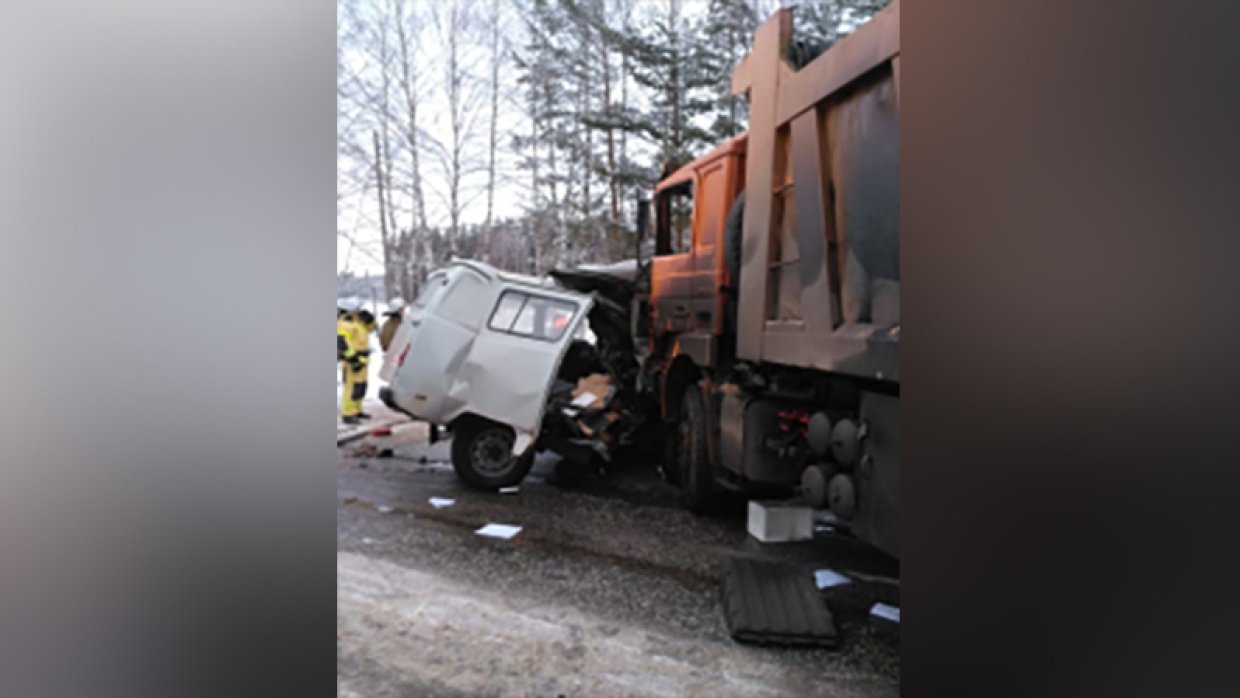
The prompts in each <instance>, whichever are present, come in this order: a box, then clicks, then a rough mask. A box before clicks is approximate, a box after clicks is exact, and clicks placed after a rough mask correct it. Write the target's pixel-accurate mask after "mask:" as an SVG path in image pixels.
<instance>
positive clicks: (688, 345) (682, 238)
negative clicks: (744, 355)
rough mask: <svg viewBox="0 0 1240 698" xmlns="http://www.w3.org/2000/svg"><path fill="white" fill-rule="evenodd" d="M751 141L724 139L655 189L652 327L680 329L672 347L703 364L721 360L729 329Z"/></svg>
mask: <svg viewBox="0 0 1240 698" xmlns="http://www.w3.org/2000/svg"><path fill="white" fill-rule="evenodd" d="M746 143H747V139H746V137H745V136H744V135H741V136H737V137H736V138H733V139H731V140H729V141H727V142H726V143H723V144H722V145H720V146H718V147H716V148H715V149H713V150H711V151H710V152H709V153H707V154H705V155H703V156H701V157H699V158H697V159H696V160H694V161H693V162H691V163H689V164H687V165H684V166H683V167H681V168H679V169H678V170H676V171H675V172H673V173H671V174H670V175H668V176H667V177H665V178H664V179H663V180H662V181H660V182H659V184H658V186H657V187H656V188H655V191H654V212H655V216H654V219H655V250H654V254H655V256H654V258H653V259H652V260H651V275H650V310H651V323H650V332H651V334H652V336H653V337H654V338H656V339H657V338H660V337H672V336H674V337H675V338H676V343H677V346H676V347H674V348H672V349H671V353H672V354H673V355H675V354H679V353H685V354H687V355H689V356H691V357H692V358H693V359H694V360H695V361H697V362H698V363H700V364H712V363H714V361H715V360H716V357H717V356H718V353H719V341H720V337H721V335H723V334H724V332H725V325H726V321H725V320H726V315H727V310H728V308H727V298H726V290H727V289H728V288H729V286H730V285H731V284H732V283H733V281H734V280H733V279H731V278H730V277H729V269H728V264H727V261H728V259H727V256H728V255H727V248H726V245H727V242H728V241H727V240H726V239H725V228H726V223H727V219H728V214H729V212H730V211H731V209H732V207H733V204H734V202H735V201H736V198H737V197H738V196H739V195H740V193H741V191H742V190H743V189H744V187H745V175H744V173H745V149H746ZM736 242H739V240H737V241H736ZM731 273H732V274H735V270H734V269H733V271H732V272H731Z"/></svg>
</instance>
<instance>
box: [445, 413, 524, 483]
mask: <svg viewBox="0 0 1240 698" xmlns="http://www.w3.org/2000/svg"><path fill="white" fill-rule="evenodd" d="M515 440H516V434H515V433H514V432H513V430H512V428H511V427H509V426H507V425H505V424H500V423H499V422H493V421H491V420H489V419H485V418H483V417H475V416H472V415H471V416H466V417H462V418H461V419H460V420H458V421H457V422H456V423H455V424H453V426H452V469H453V470H455V471H456V476H457V477H459V478H460V479H461V481H462V482H464V483H465V484H467V485H469V486H470V487H473V488H476V489H480V490H490V491H494V490H497V489H499V488H501V487H512V486H513V485H515V484H517V483H519V482H521V481H522V480H524V479H525V476H526V475H528V474H529V472H530V468H531V467H533V465H534V449H532V448H531V449H529V450H528V451H527V452H526V453H525V454H524V455H522V456H521V457H520V458H518V457H516V456H514V455H512V444H513V442H514V441H515Z"/></svg>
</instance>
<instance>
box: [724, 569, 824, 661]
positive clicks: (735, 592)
mask: <svg viewBox="0 0 1240 698" xmlns="http://www.w3.org/2000/svg"><path fill="white" fill-rule="evenodd" d="M723 613H724V619H725V621H726V622H727V626H728V633H729V634H731V635H732V639H734V640H736V641H738V642H752V643H757V644H772V645H800V646H814V647H830V648H834V647H837V646H838V645H839V637H838V636H837V635H836V631H835V621H834V619H833V618H832V616H831V611H829V610H828V609H827V606H826V604H825V603H824V602H823V600H822V596H821V595H820V594H819V592H818V589H817V587H816V586H815V585H814V576H813V574H811V573H809V572H806V570H805V569H804V568H802V567H801V566H799V565H794V564H789V563H783V562H764V561H761V560H752V559H748V558H731V559H729V560H728V562H727V564H726V566H725V569H724V576H723Z"/></svg>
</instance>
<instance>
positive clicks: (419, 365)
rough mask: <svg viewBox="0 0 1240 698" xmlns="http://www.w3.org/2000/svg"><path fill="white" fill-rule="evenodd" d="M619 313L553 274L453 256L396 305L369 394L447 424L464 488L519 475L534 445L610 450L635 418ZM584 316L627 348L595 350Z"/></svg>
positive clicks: (566, 451) (632, 366) (564, 450)
mask: <svg viewBox="0 0 1240 698" xmlns="http://www.w3.org/2000/svg"><path fill="white" fill-rule="evenodd" d="M593 273H595V272H587V274H593ZM580 278H581V277H580V275H579V276H578V277H577V280H578V281H580ZM574 285H575V286H576V287H578V288H582V287H583V285H582V284H581V283H577V284H574ZM586 285H587V286H588V284H586ZM627 313H628V309H627V308H625V307H622V306H621V305H620V304H617V303H615V302H613V301H611V300H608V299H607V298H604V297H601V296H600V295H599V294H597V293H594V292H582V291H580V290H577V291H575V290H570V289H569V288H567V287H565V286H564V285H563V284H561V283H557V282H556V281H555V280H553V279H551V278H548V279H536V278H534V277H528V276H522V275H516V274H509V273H505V272H501V271H498V270H496V269H495V268H493V267H491V266H489V265H486V264H483V263H480V262H473V261H463V260H455V261H453V262H452V263H451V264H449V265H448V266H446V267H444V268H442V269H439V270H437V271H435V272H433V273H432V274H431V275H430V276H429V277H428V278H427V281H426V284H425V286H424V287H423V291H422V292H421V294H420V295H419V296H418V298H417V299H416V300H415V301H414V302H413V303H412V304H411V305H410V306H409V308H408V309H407V310H406V311H405V318H404V321H403V322H402V324H401V328H400V330H399V331H398V332H397V334H396V336H395V338H394V339H393V341H392V346H391V347H390V349H389V351H388V352H387V353H386V354H385V356H384V364H383V367H382V369H381V370H380V373H379V377H380V378H381V379H382V380H383V381H385V382H386V383H387V385H386V386H385V387H383V388H382V389H380V391H379V397H380V399H381V400H382V401H383V402H384V403H385V404H386V405H388V406H389V407H390V408H392V409H395V410H398V411H400V412H403V413H405V414H408V415H410V416H412V417H414V418H416V419H421V420H425V421H428V422H431V423H433V424H436V425H441V426H446V427H448V428H449V429H450V430H451V432H452V463H453V467H454V469H455V470H456V472H457V475H458V476H459V477H460V478H461V479H462V480H463V481H464V482H465V483H467V484H469V485H472V486H474V487H478V488H482V489H496V488H500V487H507V486H511V485H514V484H516V483H518V482H520V481H521V480H522V479H523V478H524V477H525V475H526V474H527V473H528V472H529V470H530V467H531V465H532V463H533V457H534V453H535V451H537V450H542V449H550V450H554V451H557V452H559V453H561V454H563V455H566V456H570V457H574V458H580V457H586V458H589V457H592V456H593V455H601V456H603V457H604V458H606V457H609V455H610V452H611V448H612V447H614V446H615V445H617V444H622V443H624V442H625V439H626V437H627V436H628V435H630V434H631V433H632V431H633V430H634V429H635V427H636V426H637V425H638V424H640V422H641V421H642V420H641V417H640V414H638V411H637V410H632V409H629V407H631V406H633V405H635V404H636V402H637V401H636V399H635V397H634V396H633V395H632V394H631V391H630V390H629V388H630V386H631V385H632V384H633V382H634V378H635V376H636V373H637V371H636V366H637V364H636V359H635V358H634V356H633V352H632V342H631V339H628V337H629V335H628V332H627V330H628V328H627V326H623V327H622V325H624V323H626V322H627ZM592 322H593V324H594V325H596V326H597V325H599V324H600V323H601V324H602V325H604V327H602V328H601V329H603V330H604V331H603V332H602V333H601V334H603V335H605V336H607V337H609V338H616V339H619V340H620V341H619V343H620V344H623V343H624V342H628V344H627V346H621V347H619V350H618V351H616V350H615V347H614V346H613V347H612V350H611V351H607V350H600V348H599V347H598V346H596V344H594V343H592V342H590V341H587V339H586V336H587V335H591V334H593V333H592V332H591V330H590V327H591V323H592ZM599 329H600V328H598V327H596V328H595V330H594V331H595V332H597V331H598V330H599ZM600 343H601V337H600ZM597 393H603V394H597ZM583 454H584V455H583Z"/></svg>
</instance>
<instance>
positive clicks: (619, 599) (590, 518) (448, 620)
mask: <svg viewBox="0 0 1240 698" xmlns="http://www.w3.org/2000/svg"><path fill="white" fill-rule="evenodd" d="M376 416H377V417H381V416H382V415H376ZM425 436H426V428H425V426H424V425H421V424H406V425H403V426H401V427H399V428H398V429H397V433H396V435H395V436H393V437H389V438H384V439H370V438H368V439H365V440H362V441H355V442H352V443H349V444H346V445H344V446H343V447H342V448H341V449H340V461H339V470H338V478H337V494H338V500H337V501H338V508H337V522H338V523H337V675H338V679H337V681H338V686H337V692H338V694H339V695H341V696H412V695H435V696H476V695H482V696H485V695H530V696H630V695H631V696H711V697H717V696H813V695H823V696H894V695H898V693H899V671H900V662H899V638H898V630H895V629H893V628H892V627H890V626H887V627H884V626H881V625H878V624H876V623H874V622H872V621H870V620H869V617H868V613H867V612H868V609H869V607H870V604H872V603H873V602H874V601H875V600H885V601H887V602H889V603H893V604H894V603H897V602H898V601H897V600H898V594H899V588H898V583H897V582H894V580H891V579H887V580H884V579H882V578H883V577H885V578H892V577H897V576H898V566H897V564H896V563H895V562H894V561H893V560H891V559H889V558H886V557H883V556H881V555H880V554H878V553H876V552H874V551H872V550H870V549H868V548H866V547H864V546H862V545H860V544H858V543H857V542H856V541H853V540H851V539H848V538H847V537H845V536H840V535H829V534H826V535H821V536H819V537H818V538H817V539H815V540H814V541H812V542H806V543H791V544H787V543H786V544H776V545H763V544H761V543H759V542H757V541H756V540H754V539H752V538H750V537H749V536H748V535H747V534H746V532H745V522H744V520H743V518H742V517H740V516H739V515H737V516H732V517H723V518H700V517H695V516H693V515H691V514H689V513H688V512H686V511H684V510H683V509H681V508H680V506H679V504H678V502H677V500H676V495H677V492H676V490H675V489H674V488H672V487H670V486H668V485H666V484H664V483H663V482H662V481H661V480H660V479H659V478H658V477H657V473H656V471H655V469H654V466H653V465H651V466H643V465H641V464H630V465H628V466H627V467H625V468H623V469H618V470H617V471H614V472H609V473H607V474H605V475H604V476H602V477H601V478H600V477H595V476H591V475H590V474H582V475H580V476H579V477H576V478H570V479H569V481H568V482H560V481H557V479H556V477H555V476H554V475H553V471H554V470H555V468H556V459H555V457H554V456H540V458H539V459H538V462H537V464H536V465H535V469H534V472H533V473H532V474H531V475H530V476H529V477H528V478H527V479H526V481H525V482H524V483H523V484H522V486H521V488H520V491H519V492H518V493H517V494H507V495H506V494H490V493H481V492H475V491H472V490H469V489H467V488H465V487H464V486H463V485H461V484H460V483H459V482H458V481H457V480H456V478H455V475H454V474H453V473H452V470H451V466H450V465H449V464H448V462H447V446H448V445H447V443H443V442H441V443H439V444H435V445H434V446H432V445H430V444H428V443H426V441H425ZM372 446H373V447H376V448H379V449H383V448H390V449H392V453H393V456H392V457H376V456H374V455H365V451H366V450H368V449H370V447H372ZM370 452H371V453H372V454H373V450H372V451H370ZM560 472H561V474H566V475H573V474H574V471H571V470H567V469H562V470H561V471H560ZM548 477H551V478H552V481H553V482H548ZM553 483H554V484H553ZM431 497H440V498H448V499H453V500H455V503H454V504H453V505H451V506H447V507H443V508H436V507H434V506H432V505H431V504H430V503H429V502H428V500H429V498H431ZM487 523H501V524H511V525H518V526H521V527H522V530H521V532H520V533H519V534H517V535H516V536H515V537H514V538H512V539H510V540H501V539H491V538H484V537H482V536H479V535H476V534H475V533H474V531H475V530H476V529H478V528H479V527H481V526H483V525H485V524H487ZM732 555H745V556H751V557H762V558H770V559H782V560H792V561H797V562H800V563H804V564H805V565H806V570H807V574H809V573H810V570H812V569H815V568H820V567H830V568H831V569H834V570H836V571H841V572H861V573H864V574H869V575H876V576H877V577H879V578H875V579H868V580H867V581H862V580H860V579H858V580H857V581H856V582H854V583H853V584H850V585H845V586H842V587H836V588H833V589H828V590H824V592H823V594H824V598H825V599H826V600H827V602H828V605H829V607H830V608H831V610H832V612H833V613H834V614H835V621H836V625H837V627H838V628H839V630H840V633H841V636H842V638H843V642H842V646H841V648H840V649H838V650H822V649H788V648H766V647H753V646H747V645H741V644H738V643H736V642H734V641H733V640H732V639H731V638H730V637H728V634H727V630H726V628H725V626H724V622H723V615H722V612H721V610H720V592H719V587H720V571H721V569H722V566H723V564H724V561H725V560H726V559H727V558H728V557H729V556H732Z"/></svg>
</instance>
